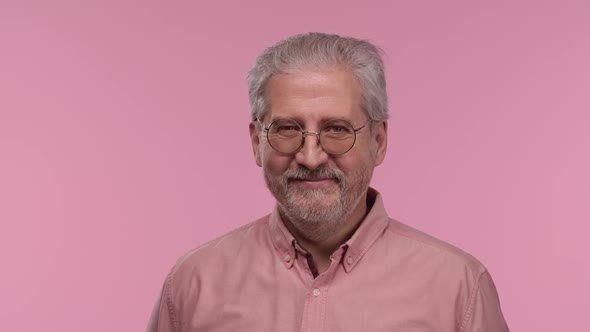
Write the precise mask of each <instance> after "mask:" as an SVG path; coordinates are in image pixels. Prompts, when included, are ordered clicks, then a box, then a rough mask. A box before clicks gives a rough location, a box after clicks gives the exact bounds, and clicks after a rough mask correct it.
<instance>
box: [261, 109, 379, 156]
mask: <svg viewBox="0 0 590 332" xmlns="http://www.w3.org/2000/svg"><path fill="white" fill-rule="evenodd" d="M281 120H290V121H293V123H296V124H297V126H298V127H299V130H300V131H301V144H299V147H298V148H297V149H295V150H293V151H292V152H283V151H279V150H278V149H277V148H275V147H274V146H273V145H272V144H270V137H269V131H270V127H272V125H273V124H274V123H275V122H277V121H281ZM334 120H339V121H343V122H346V123H347V124H349V125H350V128H352V133H353V134H354V140H353V142H352V144H351V145H350V147H349V148H348V149H347V150H346V151H344V152H340V153H332V152H328V151H326V149H324V146H323V145H322V143H321V142H320V134H321V133H322V130H324V128H325V123H329V122H331V121H334ZM256 121H258V123H259V124H260V125H261V126H262V128H263V129H264V130H265V131H266V140H267V141H268V144H269V145H270V147H272V148H273V150H275V151H277V152H279V153H282V154H284V155H292V154H296V153H297V152H299V150H301V148H302V147H303V145H304V144H305V136H306V135H315V136H316V137H317V144H318V145H319V146H321V147H322V150H324V151H325V152H326V153H328V154H331V155H342V154H345V153H346V152H348V151H350V150H351V149H352V148H353V147H354V145H355V144H356V133H357V132H358V131H359V130H361V129H363V128H365V127H366V126H368V125H369V123H371V122H372V121H374V120H373V119H369V120H368V121H367V123H365V124H364V125H362V126H361V127H358V128H354V126H353V125H352V123H350V122H348V121H346V120H344V119H339V118H334V119H330V120H328V121H326V122H325V123H324V125H322V126H321V127H320V131H318V132H315V131H309V130H303V128H301V125H300V124H299V122H297V121H295V120H294V119H291V118H277V119H275V120H274V121H272V122H271V123H270V124H269V125H268V127H267V126H265V125H264V123H262V121H260V119H256Z"/></svg>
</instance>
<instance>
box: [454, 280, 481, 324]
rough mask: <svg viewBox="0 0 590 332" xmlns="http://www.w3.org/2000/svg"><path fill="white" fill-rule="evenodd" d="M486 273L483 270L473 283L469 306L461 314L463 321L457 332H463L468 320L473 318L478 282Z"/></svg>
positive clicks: (478, 290)
mask: <svg viewBox="0 0 590 332" xmlns="http://www.w3.org/2000/svg"><path fill="white" fill-rule="evenodd" d="M485 273H487V270H485V269H484V270H483V271H482V272H481V273H480V274H479V275H478V276H477V279H476V281H475V286H474V287H473V291H472V292H471V295H470V296H469V302H468V303H469V305H468V306H467V309H465V313H463V319H462V320H461V325H460V326H459V331H458V332H464V331H465V328H466V327H467V323H468V322H469V320H471V317H473V311H474V310H475V301H476V299H477V296H478V295H479V292H480V287H479V285H480V280H481V277H482V276H483V275H484V274H485Z"/></svg>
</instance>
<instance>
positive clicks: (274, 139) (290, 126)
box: [267, 119, 303, 154]
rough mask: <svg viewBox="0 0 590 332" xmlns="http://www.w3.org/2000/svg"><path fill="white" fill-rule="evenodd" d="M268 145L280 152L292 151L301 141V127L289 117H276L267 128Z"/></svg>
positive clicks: (299, 145) (297, 148)
mask: <svg viewBox="0 0 590 332" xmlns="http://www.w3.org/2000/svg"><path fill="white" fill-rule="evenodd" d="M267 135H268V142H269V143H270V146H271V147H272V148H273V149H275V150H277V151H279V152H281V153H287V154H289V153H294V152H296V151H297V150H299V148H300V147H301V144H302V143H303V133H302V129H301V127H300V126H299V124H298V123H297V122H295V121H294V120H291V119H277V120H275V121H274V122H273V123H271V124H270V127H269V128H268V133H267Z"/></svg>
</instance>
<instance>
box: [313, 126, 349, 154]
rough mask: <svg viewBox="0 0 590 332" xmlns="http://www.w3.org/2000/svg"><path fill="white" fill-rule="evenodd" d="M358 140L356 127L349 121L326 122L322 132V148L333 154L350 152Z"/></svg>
mask: <svg viewBox="0 0 590 332" xmlns="http://www.w3.org/2000/svg"><path fill="white" fill-rule="evenodd" d="M355 140H356V133H355V131H354V127H353V126H352V125H351V124H350V123H349V122H347V121H344V120H340V119H334V120H330V121H328V122H326V123H325V124H324V125H323V126H322V130H321V131H320V143H321V144H322V148H323V149H324V150H325V151H326V152H328V153H331V154H343V153H346V152H348V151H349V150H350V149H351V148H352V146H353V145H354V142H355Z"/></svg>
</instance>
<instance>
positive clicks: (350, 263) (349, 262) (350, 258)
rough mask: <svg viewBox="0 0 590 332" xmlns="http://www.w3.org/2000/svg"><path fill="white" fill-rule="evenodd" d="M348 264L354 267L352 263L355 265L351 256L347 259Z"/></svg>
mask: <svg viewBox="0 0 590 332" xmlns="http://www.w3.org/2000/svg"><path fill="white" fill-rule="evenodd" d="M346 263H348V265H352V263H354V259H352V257H350V256H349V257H348V258H347V259H346Z"/></svg>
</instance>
